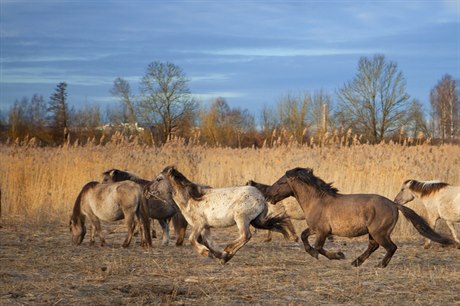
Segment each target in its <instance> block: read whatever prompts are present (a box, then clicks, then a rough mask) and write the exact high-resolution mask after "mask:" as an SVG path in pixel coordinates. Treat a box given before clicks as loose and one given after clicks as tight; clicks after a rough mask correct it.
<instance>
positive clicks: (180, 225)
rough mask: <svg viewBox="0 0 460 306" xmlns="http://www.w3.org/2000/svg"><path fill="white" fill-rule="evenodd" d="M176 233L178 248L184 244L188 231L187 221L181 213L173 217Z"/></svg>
mask: <svg viewBox="0 0 460 306" xmlns="http://www.w3.org/2000/svg"><path fill="white" fill-rule="evenodd" d="M172 221H173V225H174V231H175V233H176V236H177V240H176V246H180V245H182V244H184V237H185V231H186V230H187V225H188V223H187V220H185V217H184V215H182V213H181V212H177V213H175V214H174V216H173V217H172Z"/></svg>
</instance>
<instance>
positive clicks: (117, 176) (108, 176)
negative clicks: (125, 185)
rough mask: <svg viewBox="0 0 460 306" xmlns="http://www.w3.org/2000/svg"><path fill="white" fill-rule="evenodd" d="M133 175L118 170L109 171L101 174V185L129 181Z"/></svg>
mask: <svg viewBox="0 0 460 306" xmlns="http://www.w3.org/2000/svg"><path fill="white" fill-rule="evenodd" d="M132 177H133V175H132V174H131V173H129V172H126V171H122V170H118V169H110V170H107V171H105V172H104V173H102V182H103V183H114V182H120V181H128V180H131V179H132Z"/></svg>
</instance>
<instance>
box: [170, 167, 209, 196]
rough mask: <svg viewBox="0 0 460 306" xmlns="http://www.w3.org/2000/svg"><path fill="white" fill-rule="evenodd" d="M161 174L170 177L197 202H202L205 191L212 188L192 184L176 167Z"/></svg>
mask: <svg viewBox="0 0 460 306" xmlns="http://www.w3.org/2000/svg"><path fill="white" fill-rule="evenodd" d="M161 173H163V174H167V175H169V176H170V177H171V178H172V179H173V180H174V181H175V182H176V183H178V184H179V185H181V186H183V187H184V188H185V191H186V193H187V194H188V195H189V196H190V197H191V198H192V199H194V200H195V201H200V200H201V199H202V198H203V196H204V195H205V194H206V192H205V191H204V190H206V189H209V188H211V187H210V186H203V185H199V184H195V183H193V182H191V181H190V180H188V179H187V178H186V177H185V176H184V175H183V174H182V173H180V172H179V171H177V169H176V168H175V167H174V166H168V167H166V168H164V169H163V171H162V172H161Z"/></svg>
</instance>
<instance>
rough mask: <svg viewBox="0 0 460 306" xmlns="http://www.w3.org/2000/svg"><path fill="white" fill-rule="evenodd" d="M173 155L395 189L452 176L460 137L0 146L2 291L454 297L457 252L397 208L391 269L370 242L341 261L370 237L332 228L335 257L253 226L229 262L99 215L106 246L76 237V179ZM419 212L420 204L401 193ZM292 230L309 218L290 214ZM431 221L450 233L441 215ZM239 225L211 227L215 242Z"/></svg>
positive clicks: (235, 173)
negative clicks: (340, 255) (427, 243)
mask: <svg viewBox="0 0 460 306" xmlns="http://www.w3.org/2000/svg"><path fill="white" fill-rule="evenodd" d="M170 164H174V165H176V166H177V168H178V169H179V170H180V171H181V172H183V173H184V174H185V175H186V176H187V177H189V178H190V179H192V180H194V181H196V182H200V183H206V184H209V185H212V186H216V187H218V186H230V185H239V184H244V183H245V182H246V181H247V180H249V179H254V180H257V181H260V182H265V183H272V182H273V181H275V180H276V179H277V178H278V177H280V176H281V175H283V174H284V172H285V171H286V170H288V169H290V168H293V167H297V166H301V167H312V168H313V169H314V170H315V174H316V175H318V176H320V177H322V178H323V179H324V180H326V181H327V182H331V181H332V182H334V186H336V187H337V188H339V190H340V191H341V192H343V193H352V192H353V193H354V192H366V193H378V194H382V195H384V196H387V197H389V198H394V196H395V195H396V193H397V192H398V190H399V188H400V185H401V183H402V182H403V181H404V180H405V179H409V178H415V179H420V180H431V179H439V180H443V181H447V182H450V183H452V184H455V185H459V184H460V147H458V146H449V145H445V146H426V145H423V146H413V147H405V146H400V145H395V144H382V145H377V146H370V145H355V146H349V147H348V146H343V147H342V146H337V147H310V146H279V147H275V148H263V149H228V148H205V147H198V146H192V145H185V144H183V143H181V142H173V143H170V144H168V145H166V146H164V147H162V148H150V147H143V146H139V145H136V144H134V143H130V142H128V141H126V140H125V141H120V142H118V143H114V144H112V145H107V146H104V147H101V146H95V145H87V146H68V147H61V148H36V147H33V146H10V147H5V146H4V147H0V173H2V176H1V179H0V188H1V219H0V284H1V286H0V304H1V305H23V304H34V305H35V304H40V305H50V304H59V305H73V304H92V305H95V304H101V305H108V304H110V305H116V304H136V305H137V304H160V303H162V304H173V305H181V304H186V305H203V304H204V305H206V304H212V305H215V304H238V305H241V304H265V305H280V304H283V305H286V304H291V305H304V304H314V305H319V304H321V305H334V304H347V305H357V304H360V305H389V304H398V305H399V304H403V305H409V304H410V305H414V304H420V305H454V304H460V296H459V294H458V292H459V290H460V283H459V281H458V279H459V277H460V251H459V250H456V249H451V248H440V247H434V248H432V249H428V250H425V249H423V239H422V238H421V236H419V235H418V234H416V232H415V231H414V230H413V229H412V226H411V225H410V224H409V223H408V222H406V221H405V220H404V218H403V217H402V216H401V218H400V220H399V221H398V225H397V228H396V229H395V232H394V234H393V238H394V240H395V243H396V244H397V245H398V247H399V248H398V250H397V252H396V254H395V255H394V257H393V259H392V261H391V262H390V264H389V266H388V267H387V268H386V269H377V268H375V267H374V266H375V265H376V264H377V263H378V262H379V260H380V259H381V258H382V256H383V254H384V251H383V250H382V249H379V250H377V251H376V252H375V253H374V254H373V255H372V256H371V257H370V259H369V260H368V261H367V262H366V263H365V264H364V265H363V266H361V267H360V268H353V267H352V266H351V265H350V262H351V261H352V260H353V259H354V258H356V257H357V256H358V255H360V254H361V253H362V252H363V251H364V249H365V248H366V246H367V242H366V239H364V238H356V239H346V238H337V239H336V240H335V241H333V242H327V243H326V247H327V248H328V249H331V250H339V249H340V250H341V251H343V252H344V253H345V255H346V259H345V260H343V261H329V260H327V259H325V258H324V257H322V258H320V259H319V260H316V259H314V258H312V257H310V256H309V255H308V254H306V253H305V251H303V249H302V248H301V247H300V245H299V244H297V243H294V242H288V241H285V240H283V239H282V237H281V236H280V235H277V234H275V235H274V239H273V241H272V242H270V243H265V242H263V240H264V238H265V233H264V232H263V231H260V230H259V231H257V233H255V234H254V236H253V238H252V239H251V241H250V242H249V243H248V244H247V245H246V246H244V247H243V248H242V249H241V250H240V252H239V253H238V254H237V255H236V256H235V257H234V258H233V259H232V260H231V261H230V262H229V263H227V264H226V265H221V264H220V263H219V262H217V261H214V260H211V259H207V258H203V257H200V256H199V255H198V254H197V253H196V252H195V251H194V250H192V248H191V246H190V244H189V243H188V241H186V242H185V245H184V246H182V247H176V246H174V245H173V243H171V244H170V245H169V246H161V245H160V241H159V240H154V246H153V248H151V249H149V250H145V249H142V248H141V247H140V246H139V238H137V239H136V241H135V242H134V241H133V243H132V245H131V246H130V247H129V248H127V249H123V248H122V247H121V243H122V241H123V238H124V235H125V228H124V226H123V224H122V223H115V224H103V228H104V231H105V232H106V233H107V234H106V239H107V243H108V245H107V246H105V247H100V246H92V247H91V246H89V245H88V240H85V241H84V242H83V244H82V245H81V246H79V247H75V246H73V245H72V244H71V241H70V235H69V230H68V220H69V216H70V212H71V209H72V206H73V202H74V201H75V197H76V195H77V193H78V192H79V190H80V188H81V186H82V185H83V184H84V183H86V182H87V181H90V180H100V178H101V173H102V172H103V171H105V170H108V169H110V168H119V169H126V170H129V171H132V172H134V173H137V174H138V175H139V176H141V177H145V178H153V177H154V176H155V175H156V173H158V172H159V171H161V169H162V168H163V167H165V166H166V165H170ZM409 206H410V207H412V208H414V209H415V210H416V211H418V212H419V213H420V214H422V215H423V214H424V211H423V207H422V206H421V205H420V203H417V202H413V203H410V205H409ZM295 225H296V227H297V229H298V232H300V230H301V229H303V228H305V224H304V223H303V222H301V221H296V222H295ZM437 229H438V230H439V231H441V232H443V233H447V231H446V228H445V226H444V224H443V222H438V228H437ZM235 235H236V230H235V228H229V229H222V230H219V229H216V230H215V231H214V235H213V237H215V240H216V241H217V243H218V244H220V245H223V244H225V242H227V241H228V240H230V239H231V238H233V237H235Z"/></svg>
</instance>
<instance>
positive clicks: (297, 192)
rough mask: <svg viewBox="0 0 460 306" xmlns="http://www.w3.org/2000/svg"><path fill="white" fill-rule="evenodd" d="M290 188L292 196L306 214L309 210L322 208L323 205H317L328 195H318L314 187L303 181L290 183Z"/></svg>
mask: <svg viewBox="0 0 460 306" xmlns="http://www.w3.org/2000/svg"><path fill="white" fill-rule="evenodd" d="M291 188H292V190H293V192H294V197H295V198H296V199H297V202H299V204H300V206H301V207H302V209H303V211H304V212H305V214H306V215H308V212H309V211H311V210H316V209H318V208H319V209H322V207H323V206H322V205H318V204H319V202H321V201H323V200H324V199H325V198H327V197H330V196H329V195H324V196H322V197H320V196H319V195H318V192H317V191H316V189H315V188H314V187H311V186H309V185H308V184H304V183H295V184H292V185H291Z"/></svg>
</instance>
